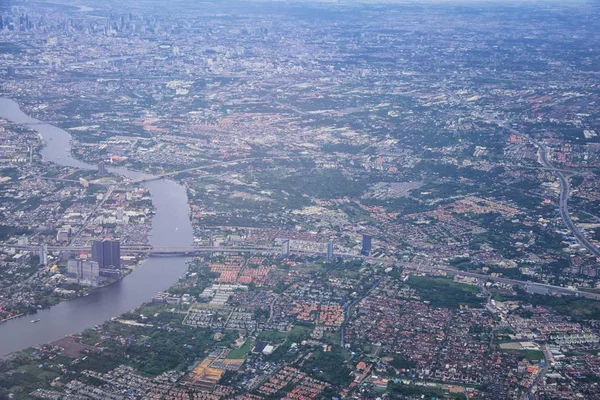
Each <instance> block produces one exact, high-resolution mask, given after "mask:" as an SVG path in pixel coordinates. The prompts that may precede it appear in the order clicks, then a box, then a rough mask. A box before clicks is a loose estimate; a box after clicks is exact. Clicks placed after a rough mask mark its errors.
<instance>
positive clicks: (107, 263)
mask: <svg viewBox="0 0 600 400" xmlns="http://www.w3.org/2000/svg"><path fill="white" fill-rule="evenodd" d="M92 260H94V261H96V262H97V263H98V265H100V268H121V243H120V242H119V241H118V240H94V242H93V243H92Z"/></svg>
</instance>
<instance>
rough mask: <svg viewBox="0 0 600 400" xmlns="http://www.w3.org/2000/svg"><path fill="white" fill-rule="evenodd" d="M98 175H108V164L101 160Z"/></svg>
mask: <svg viewBox="0 0 600 400" xmlns="http://www.w3.org/2000/svg"><path fill="white" fill-rule="evenodd" d="M98 175H100V176H104V175H106V166H105V165H104V161H100V162H99V163H98Z"/></svg>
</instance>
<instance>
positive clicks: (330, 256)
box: [327, 240, 333, 262]
mask: <svg viewBox="0 0 600 400" xmlns="http://www.w3.org/2000/svg"><path fill="white" fill-rule="evenodd" d="M327 261H328V262H332V261H333V240H330V241H329V242H327Z"/></svg>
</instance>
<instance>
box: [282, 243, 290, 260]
mask: <svg viewBox="0 0 600 400" xmlns="http://www.w3.org/2000/svg"><path fill="white" fill-rule="evenodd" d="M289 256H290V241H289V240H284V242H283V243H282V245H281V257H283V258H287V257H289Z"/></svg>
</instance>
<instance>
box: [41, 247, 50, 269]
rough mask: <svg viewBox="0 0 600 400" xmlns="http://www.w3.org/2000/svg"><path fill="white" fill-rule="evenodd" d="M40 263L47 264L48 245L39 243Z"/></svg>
mask: <svg viewBox="0 0 600 400" xmlns="http://www.w3.org/2000/svg"><path fill="white" fill-rule="evenodd" d="M40 265H48V245H47V244H45V243H42V244H40Z"/></svg>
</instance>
